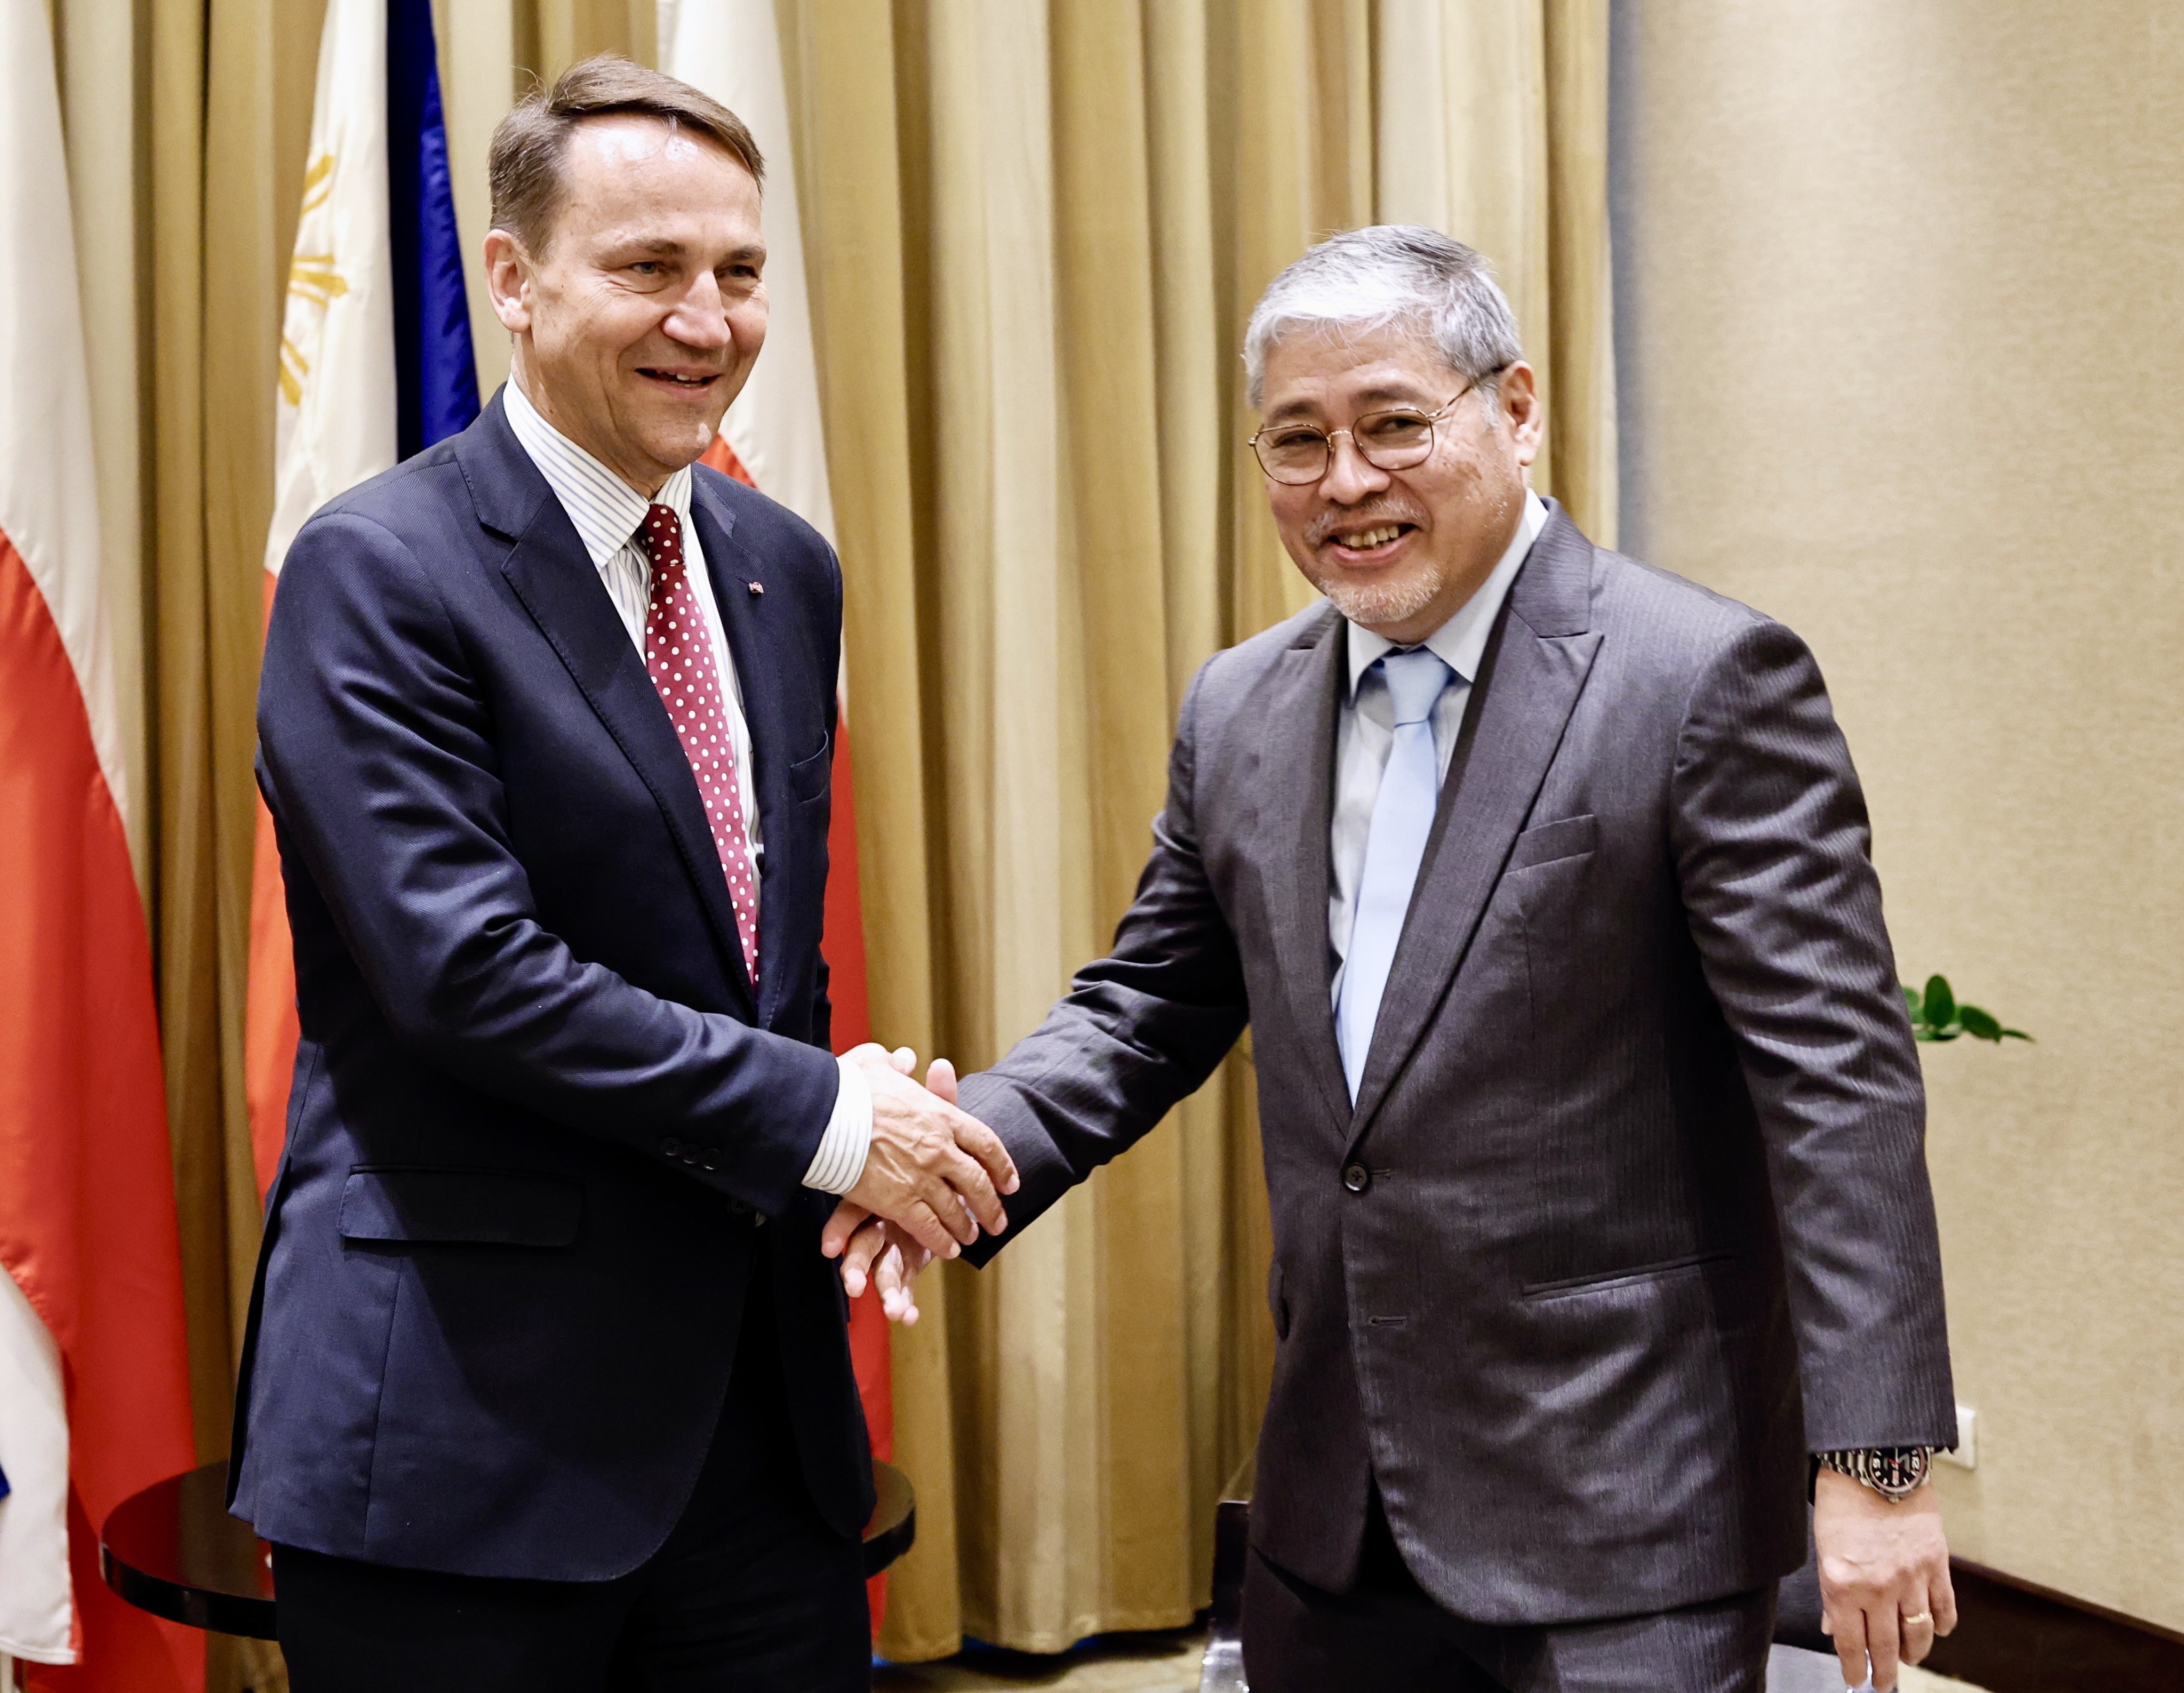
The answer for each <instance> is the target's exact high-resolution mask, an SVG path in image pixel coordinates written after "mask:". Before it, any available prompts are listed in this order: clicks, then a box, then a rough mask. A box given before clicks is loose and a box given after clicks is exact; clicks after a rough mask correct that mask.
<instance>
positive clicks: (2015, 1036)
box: [1903, 976, 2032, 1044]
mask: <svg viewBox="0 0 2184 1693" xmlns="http://www.w3.org/2000/svg"><path fill="white" fill-rule="evenodd" d="M1903 1006H1904V1009H1905V1010H1906V1011H1909V1012H1910V1013H1911V1032H1912V1033H1914V1034H1915V1035H1917V1036H1918V1037H1919V1039H1921V1040H1954V1039H1957V1038H1958V1036H1959V1035H1966V1034H1968V1035H1970V1036H1971V1038H1972V1039H1974V1040H1992V1041H1994V1042H1997V1044H1999V1043H2000V1042H2002V1041H2005V1040H2030V1039H2032V1037H2031V1035H2029V1034H2027V1033H2025V1031H2024V1030H2022V1029H2015V1028H2004V1027H2003V1026H2002V1020H2001V1019H2000V1018H1999V1017H1997V1016H1995V1015H1994V1013H1993V1012H1992V1011H1981V1009H1980V1008H1979V1007H1978V1006H1977V1005H1959V1004H1958V1001H1957V996H1956V994H1953V992H1951V991H1950V989H1949V978H1948V977H1946V976H1929V977H1927V978H1926V991H1925V993H1923V994H1922V993H1920V992H1919V990H1918V989H1916V988H1914V987H1913V986H1911V984H1910V983H1908V982H1907V983H1904V984H1903Z"/></svg>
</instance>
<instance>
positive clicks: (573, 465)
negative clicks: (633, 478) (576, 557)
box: [501, 376, 691, 570]
mask: <svg viewBox="0 0 2184 1693" xmlns="http://www.w3.org/2000/svg"><path fill="white" fill-rule="evenodd" d="M501 404H502V406H503V407H504V409H506V411H507V413H508V426H509V427H510V429H511V430H513V431H514V432H515V438H516V440H517V441H519V442H521V443H522V446H523V450H524V451H525V452H526V453H528V454H530V455H531V462H532V464H534V465H538V474H539V475H540V476H543V477H545V478H546V486H547V487H550V488H552V489H553V490H554V498H556V499H558V500H560V502H561V510H564V511H565V512H567V513H568V514H569V521H570V522H571V524H573V525H574V526H576V531H577V539H578V540H579V541H582V543H584V551H585V553H586V554H587V555H588V556H589V558H590V559H591V561H592V566H593V569H595V570H603V569H604V568H605V566H606V562H607V560H610V559H611V558H612V557H614V555H615V554H617V553H619V552H620V551H621V549H623V548H624V547H626V546H627V545H629V544H630V542H631V540H632V538H633V537H635V535H636V534H637V532H638V526H639V525H641V524H642V523H643V521H644V514H645V513H646V512H647V511H649V510H651V508H652V505H653V504H654V503H655V502H654V501H651V500H648V499H646V498H645V497H644V496H643V494H641V493H638V491H637V490H636V489H635V488H633V487H631V486H630V485H629V484H628V483H627V482H624V481H623V480H622V479H621V477H620V476H616V474H615V473H614V472H613V471H610V470H609V469H608V468H607V467H606V466H605V465H603V464H601V463H600V462H599V460H598V459H595V458H593V456H592V455H591V454H589V453H588V452H586V451H585V450H584V449H583V448H582V447H579V446H578V445H577V443H575V442H573V441H571V439H570V438H569V437H567V436H565V435H564V434H563V433H562V432H560V430H558V429H556V428H554V426H553V425H552V424H550V423H549V422H547V420H545V419H544V418H543V417H542V416H540V415H539V413H538V407H536V406H535V405H533V404H531V400H530V398H529V396H527V395H526V393H524V392H523V389H522V387H521V385H519V384H518V383H517V381H515V378H514V377H513V376H511V377H510V378H509V380H508V387H507V388H506V389H505V391H504V393H503V394H502V397H501ZM690 480H691V478H690V467H689V466H688V465H684V466H683V467H682V469H681V470H679V471H676V473H675V474H674V475H673V476H670V477H668V479H667V483H666V487H662V488H661V489H660V493H659V495H658V496H657V503H658V504H661V505H665V506H668V507H671V509H672V510H674V513H675V515H676V516H677V517H678V518H680V519H682V524H683V526H684V527H685V528H686V529H687V528H688V526H689V523H690Z"/></svg>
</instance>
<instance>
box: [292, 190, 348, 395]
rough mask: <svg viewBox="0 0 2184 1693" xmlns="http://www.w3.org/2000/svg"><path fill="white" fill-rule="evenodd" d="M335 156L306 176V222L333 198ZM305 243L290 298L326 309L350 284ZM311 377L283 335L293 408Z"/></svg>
mask: <svg viewBox="0 0 2184 1693" xmlns="http://www.w3.org/2000/svg"><path fill="white" fill-rule="evenodd" d="M333 191H334V156H333V154H331V153H320V155H319V156H318V157H317V158H316V159H313V160H312V161H311V167H310V169H309V170H306V171H305V172H304V209H303V219H304V220H309V217H310V215H311V214H312V213H313V212H315V211H317V210H319V209H321V208H322V207H324V206H325V204H326V202H327V201H328V200H329V199H331V198H332V196H333ZM302 245H303V243H302V242H298V243H297V247H298V251H297V253H296V256H295V258H294V259H293V260H292V262H291V263H290V265H289V266H288V297H289V298H291V299H301V300H307V301H309V302H310V303H311V304H315V305H317V306H319V307H321V308H324V307H326V306H328V305H331V304H332V303H333V302H334V301H335V300H337V299H338V298H341V296H342V295H343V294H345V293H347V292H348V283H347V282H346V281H343V278H342V275H341V272H340V271H338V270H336V269H335V268H334V256H333V254H332V253H305V252H304V251H302V250H301V249H302ZM310 374H311V361H310V360H309V359H306V358H305V357H304V354H303V349H302V348H299V347H298V346H297V345H296V343H295V342H294V341H293V340H292V339H291V338H290V337H288V336H287V335H286V334H283V335H282V336H281V398H282V399H284V400H286V401H287V403H288V404H290V405H301V404H303V403H304V377H306V376H309V375H310Z"/></svg>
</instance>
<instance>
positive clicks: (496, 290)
mask: <svg viewBox="0 0 2184 1693" xmlns="http://www.w3.org/2000/svg"><path fill="white" fill-rule="evenodd" d="M485 286H486V292H487V294H489V295H490V296H491V297H492V299H493V315H494V316H495V317H497V318H499V320H500V326H501V327H502V328H503V329H505V330H507V331H509V333H510V334H511V335H521V334H522V333H523V331H525V330H526V329H528V328H530V327H531V255H530V254H529V253H526V252H525V251H524V249H523V243H522V242H520V241H518V240H517V239H516V238H515V237H514V236H512V235H510V233H509V232H508V231H506V230H504V229H496V230H489V231H487V233H486V237H485Z"/></svg>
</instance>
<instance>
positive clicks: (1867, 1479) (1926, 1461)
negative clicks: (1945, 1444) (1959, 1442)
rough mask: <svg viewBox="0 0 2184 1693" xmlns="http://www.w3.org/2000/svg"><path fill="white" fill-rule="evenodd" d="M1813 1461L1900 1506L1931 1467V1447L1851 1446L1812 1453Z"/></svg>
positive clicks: (1923, 1481) (1916, 1487)
mask: <svg viewBox="0 0 2184 1693" xmlns="http://www.w3.org/2000/svg"><path fill="white" fill-rule="evenodd" d="M1813 1458H1814V1462H1817V1463H1819V1464H1820V1465H1821V1466H1823V1467H1825V1468H1828V1469H1831V1470H1833V1471H1834V1472H1835V1473H1836V1474H1837V1475H1847V1476H1848V1477H1849V1478H1850V1479H1852V1480H1853V1481H1855V1482H1859V1483H1862V1484H1864V1485H1865V1486H1867V1487H1869V1488H1871V1489H1872V1490H1874V1491H1875V1493H1877V1494H1879V1495H1880V1496H1881V1497H1882V1498H1883V1499H1886V1501H1888V1502H1889V1503H1890V1504H1892V1505H1900V1504H1901V1503H1903V1501H1905V1500H1907V1499H1908V1498H1909V1497H1910V1496H1911V1495H1913V1494H1914V1493H1916V1492H1917V1491H1918V1490H1919V1488H1920V1487H1922V1486H1924V1485H1925V1480H1926V1477H1927V1475H1928V1473H1930V1472H1931V1470H1932V1469H1933V1467H1934V1449H1933V1448H1932V1447H1931V1446H1852V1447H1849V1448H1847V1450H1845V1451H1835V1452H1815V1453H1814V1454H1813Z"/></svg>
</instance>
